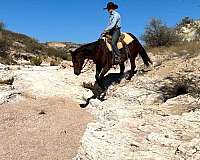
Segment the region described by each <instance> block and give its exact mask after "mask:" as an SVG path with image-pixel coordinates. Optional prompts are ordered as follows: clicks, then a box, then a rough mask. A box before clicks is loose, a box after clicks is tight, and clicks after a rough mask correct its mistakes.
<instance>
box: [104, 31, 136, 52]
mask: <svg viewBox="0 0 200 160" xmlns="http://www.w3.org/2000/svg"><path fill="white" fill-rule="evenodd" d="M122 34H124V35H125V38H124V39H123V41H124V42H125V43H126V45H128V44H130V43H131V42H133V41H134V39H133V38H132V37H131V36H130V35H129V34H127V33H125V32H123V33H122ZM103 40H104V41H105V42H106V46H107V47H108V49H109V51H112V46H111V44H110V43H108V40H107V39H106V38H105V37H104V38H103ZM117 47H118V49H122V48H123V47H124V46H123V44H122V42H118V43H117Z"/></svg>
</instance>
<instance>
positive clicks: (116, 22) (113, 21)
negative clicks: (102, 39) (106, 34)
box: [105, 10, 121, 31]
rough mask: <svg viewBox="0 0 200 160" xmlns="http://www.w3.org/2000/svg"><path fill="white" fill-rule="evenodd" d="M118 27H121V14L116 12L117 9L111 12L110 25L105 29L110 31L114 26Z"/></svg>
mask: <svg viewBox="0 0 200 160" xmlns="http://www.w3.org/2000/svg"><path fill="white" fill-rule="evenodd" d="M115 26H116V27H117V28H121V16H120V14H119V13H118V12H116V11H115V10H114V11H112V12H111V13H110V17H109V25H108V27H107V28H106V29H105V31H110V30H111V29H113V28H114V27H115Z"/></svg>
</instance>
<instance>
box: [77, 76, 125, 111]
mask: <svg viewBox="0 0 200 160" xmlns="http://www.w3.org/2000/svg"><path fill="white" fill-rule="evenodd" d="M124 77H125V75H121V74H120V73H109V74H108V75H106V76H105V77H104V88H103V89H102V87H100V86H99V84H98V83H97V82H95V84H94V85H93V84H92V83H85V82H84V83H83V87H84V88H87V89H90V90H91V91H92V92H93V94H94V95H93V96H92V97H90V98H88V99H87V100H86V103H85V104H80V107H81V108H85V107H87V105H88V104H89V102H90V100H91V99H99V100H100V101H104V100H105V96H106V92H107V90H108V88H109V87H110V86H111V85H113V84H119V83H120V82H121V80H122V79H123V78H124Z"/></svg>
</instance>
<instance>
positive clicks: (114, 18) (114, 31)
mask: <svg viewBox="0 0 200 160" xmlns="http://www.w3.org/2000/svg"><path fill="white" fill-rule="evenodd" d="M117 8H118V5H116V4H114V3H113V2H109V3H108V4H107V7H106V8H104V9H107V10H108V12H109V14H110V18H109V25H108V27H107V28H106V29H105V30H104V32H103V34H106V33H109V34H110V35H111V36H112V43H111V46H112V51H113V58H112V63H113V64H116V63H120V51H119V49H118V47H117V42H118V41H119V37H120V34H121V32H120V29H121V16H120V14H119V13H118V12H117V11H116V9H117Z"/></svg>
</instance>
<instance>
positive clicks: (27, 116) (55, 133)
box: [0, 96, 92, 160]
mask: <svg viewBox="0 0 200 160" xmlns="http://www.w3.org/2000/svg"><path fill="white" fill-rule="evenodd" d="M89 121H92V117H91V115H90V114H89V113H87V112H86V111H85V110H83V109H81V108H80V107H79V106H78V105H77V104H76V103H75V102H71V101H69V100H67V99H64V98H58V97H55V96H54V97H47V98H37V99H31V98H25V99H23V100H22V101H20V102H17V103H13V104H11V103H10V104H5V105H2V106H0V159H1V160H29V159H30V160H62V159H63V160H64V159H65V160H68V159H72V157H74V156H75V155H76V151H77V149H78V147H79V146H80V139H81V137H82V135H83V133H84V130H85V128H86V125H87V123H88V122H89Z"/></svg>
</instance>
